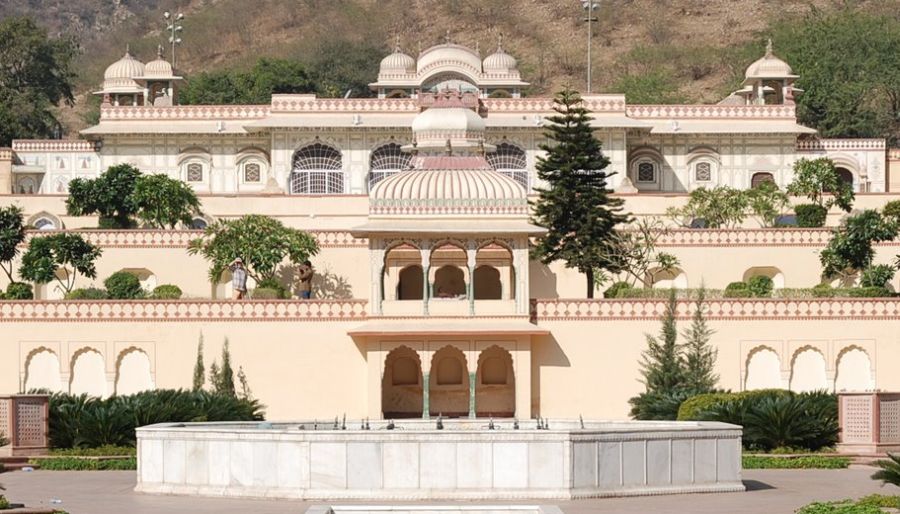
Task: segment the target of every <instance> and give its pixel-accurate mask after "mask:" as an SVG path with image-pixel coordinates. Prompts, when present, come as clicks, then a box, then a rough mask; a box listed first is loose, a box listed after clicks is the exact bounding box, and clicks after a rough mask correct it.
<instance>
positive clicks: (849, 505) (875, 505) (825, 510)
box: [797, 494, 900, 514]
mask: <svg viewBox="0 0 900 514" xmlns="http://www.w3.org/2000/svg"><path fill="white" fill-rule="evenodd" d="M885 508H888V509H900V496H884V495H880V494H872V495H869V496H865V497H863V498H860V499H859V500H855V501H854V500H851V499H846V500H838V501H832V502H815V503H810V504H809V505H807V506H805V507H803V508H801V509H800V510H798V511H797V514H884V512H886V511H885V510H883V509H885Z"/></svg>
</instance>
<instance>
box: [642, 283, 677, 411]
mask: <svg viewBox="0 0 900 514" xmlns="http://www.w3.org/2000/svg"><path fill="white" fill-rule="evenodd" d="M677 308H678V300H677V298H676V296H675V290H674V289H672V290H671V291H670V292H669V301H668V303H666V311H665V313H663V316H662V319H661V321H662V328H661V329H660V332H659V338H658V339H657V338H655V337H653V336H651V335H649V334H648V335H647V349H646V350H645V351H644V353H643V356H642V357H643V358H642V361H641V374H642V375H643V377H644V384H645V385H646V386H647V392H650V393H658V392H665V391H672V390H674V389H678V388H681V387H682V386H683V385H684V381H685V377H686V374H685V372H686V370H685V362H684V359H683V358H682V356H681V346H680V345H679V344H678V330H677V326H676V321H675V316H676V313H677Z"/></svg>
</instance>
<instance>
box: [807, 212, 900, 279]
mask: <svg viewBox="0 0 900 514" xmlns="http://www.w3.org/2000/svg"><path fill="white" fill-rule="evenodd" d="M898 230H900V226H898V223H897V222H896V221H894V220H893V219H888V218H885V217H884V216H882V215H881V214H880V213H879V212H878V211H876V210H872V209H867V210H864V211H862V212H860V213H858V214H853V215H850V216H847V217H846V218H844V219H843V220H841V224H840V226H839V227H837V228H835V229H834V231H832V234H831V239H830V240H829V241H828V245H827V246H826V247H825V249H824V250H822V251H821V252H820V253H819V261H820V262H821V263H822V277H824V278H826V279H833V278H836V277H838V278H848V277H851V276H854V275H856V274H857V273H859V272H860V271H862V270H864V269H866V268H868V267H869V266H871V265H872V261H874V260H875V247H874V244H875V243H880V242H884V241H893V240H894V239H895V238H896V237H897V235H898Z"/></svg>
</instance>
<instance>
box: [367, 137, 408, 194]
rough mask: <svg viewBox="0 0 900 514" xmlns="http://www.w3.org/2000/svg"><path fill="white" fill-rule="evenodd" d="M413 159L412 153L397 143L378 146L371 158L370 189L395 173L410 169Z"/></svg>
mask: <svg viewBox="0 0 900 514" xmlns="http://www.w3.org/2000/svg"><path fill="white" fill-rule="evenodd" d="M411 160H412V155H410V154H408V153H405V152H404V151H403V150H401V149H400V145H398V144H397V143H388V144H386V145H382V146H379V147H378V148H376V149H375V150H374V151H373V152H372V156H371V157H370V158H369V190H371V189H372V188H373V187H375V184H377V183H379V182H381V181H382V180H384V179H386V178H387V177H389V176H391V175H393V174H394V173H397V172H398V171H401V170H405V169H408V168H409V166H410V161H411Z"/></svg>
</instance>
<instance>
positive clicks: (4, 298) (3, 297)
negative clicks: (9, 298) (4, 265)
mask: <svg viewBox="0 0 900 514" xmlns="http://www.w3.org/2000/svg"><path fill="white" fill-rule="evenodd" d="M0 300H6V293H4V292H3V291H0Z"/></svg>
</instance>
